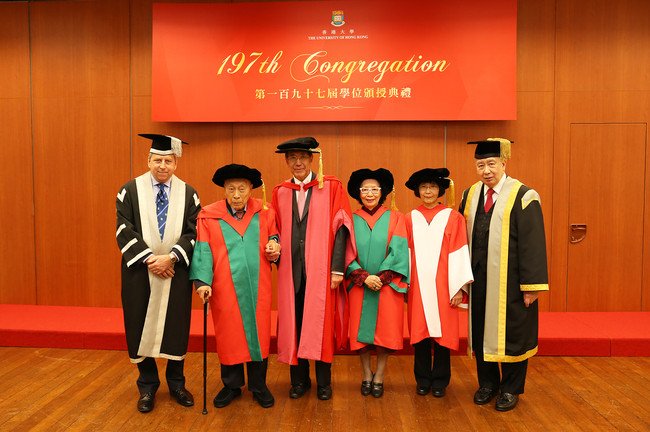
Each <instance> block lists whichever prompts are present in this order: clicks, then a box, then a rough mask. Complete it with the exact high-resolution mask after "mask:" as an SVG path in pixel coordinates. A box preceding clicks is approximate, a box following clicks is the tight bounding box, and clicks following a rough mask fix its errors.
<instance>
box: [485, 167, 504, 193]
mask: <svg viewBox="0 0 650 432" xmlns="http://www.w3.org/2000/svg"><path fill="white" fill-rule="evenodd" d="M506 177H507V176H506V173H503V175H502V176H501V180H499V183H497V184H496V186H494V187H493V188H492V190H493V191H494V195H496V196H499V193H501V189H502V188H503V185H504V183H505V182H506ZM488 189H489V188H488V187H487V186H486V187H484V188H483V197H485V196H487V191H488ZM493 199H496V198H493Z"/></svg>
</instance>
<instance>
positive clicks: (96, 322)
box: [0, 304, 650, 356]
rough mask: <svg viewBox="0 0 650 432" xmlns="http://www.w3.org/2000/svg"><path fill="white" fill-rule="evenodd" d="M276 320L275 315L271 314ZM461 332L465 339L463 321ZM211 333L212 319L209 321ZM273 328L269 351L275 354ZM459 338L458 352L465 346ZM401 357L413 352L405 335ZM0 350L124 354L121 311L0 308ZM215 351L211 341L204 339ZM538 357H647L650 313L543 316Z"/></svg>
mask: <svg viewBox="0 0 650 432" xmlns="http://www.w3.org/2000/svg"><path fill="white" fill-rule="evenodd" d="M202 312H203V311H202V310H194V311H193V315H192V328H191V334H190V344H189V345H190V346H189V350H190V351H201V350H202V349H203V338H202V331H203V318H202ZM273 320H274V322H275V315H273ZM461 323H462V325H461V334H463V335H465V336H466V335H467V324H466V320H465V319H462V320H461ZM208 334H209V335H212V334H213V331H212V321H211V319H209V321H208ZM275 334H276V329H275V326H274V328H273V329H272V338H273V340H272V351H273V352H275ZM465 336H464V337H463V338H462V341H461V349H460V351H459V352H460V353H464V352H465V351H466V347H467V339H466V337H465ZM404 345H405V347H407V348H405V350H404V351H403V352H404V353H410V352H412V351H411V350H410V345H409V344H408V331H407V330H406V329H405V331H404ZM0 346H16V347H44V348H52V347H55V348H84V349H109V350H125V349H126V342H125V338H124V324H123V321H122V310H121V309H117V308H91V307H66V306H34V305H6V304H5V305H0ZM208 350H209V351H214V350H215V346H214V338H211V337H209V338H208ZM539 354H540V355H549V356H650V312H542V313H540V323H539Z"/></svg>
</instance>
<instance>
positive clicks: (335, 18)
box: [332, 10, 345, 27]
mask: <svg viewBox="0 0 650 432" xmlns="http://www.w3.org/2000/svg"><path fill="white" fill-rule="evenodd" d="M344 19H345V16H344V15H343V11H342V10H335V11H332V25H333V26H334V27H341V26H342V25H343V24H345V21H344Z"/></svg>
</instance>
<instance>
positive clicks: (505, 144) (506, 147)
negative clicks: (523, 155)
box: [487, 138, 512, 160]
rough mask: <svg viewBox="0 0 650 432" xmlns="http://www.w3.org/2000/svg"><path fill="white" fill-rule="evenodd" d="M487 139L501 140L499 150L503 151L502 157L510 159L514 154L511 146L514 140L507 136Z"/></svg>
mask: <svg viewBox="0 0 650 432" xmlns="http://www.w3.org/2000/svg"><path fill="white" fill-rule="evenodd" d="M487 141H499V150H500V153H501V158H502V159H505V160H508V159H510V156H512V147H510V144H512V141H510V140H507V139H505V138H488V139H487Z"/></svg>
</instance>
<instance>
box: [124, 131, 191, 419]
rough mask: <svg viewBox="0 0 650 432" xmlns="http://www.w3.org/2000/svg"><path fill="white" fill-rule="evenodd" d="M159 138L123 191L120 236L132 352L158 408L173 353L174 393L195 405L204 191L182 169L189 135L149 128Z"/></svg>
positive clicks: (145, 400)
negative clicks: (191, 357) (195, 314)
mask: <svg viewBox="0 0 650 432" xmlns="http://www.w3.org/2000/svg"><path fill="white" fill-rule="evenodd" d="M141 136H143V137H145V138H149V139H151V140H152V146H151V150H150V153H149V161H148V165H149V172H147V173H145V174H142V175H141V176H139V177H137V178H135V179H133V180H131V181H129V182H128V183H127V184H125V185H124V186H123V187H122V188H120V192H119V193H118V194H117V201H116V207H117V232H116V237H117V244H118V246H119V248H120V250H121V252H122V307H123V310H124V327H125V331H126V341H127V346H128V351H129V357H130V359H131V362H132V363H136V364H137V366H138V370H139V373H140V375H139V377H138V380H137V385H138V389H139V391H140V399H139V400H138V410H139V411H140V412H149V411H151V410H153V408H154V397H155V394H156V390H157V389H158V387H159V386H160V380H159V378H158V370H157V367H156V362H155V360H154V359H155V358H166V359H167V360H168V361H167V370H166V379H167V385H168V387H169V390H170V393H171V395H172V397H173V398H174V399H175V400H176V401H177V402H178V403H179V404H181V405H183V406H192V405H194V399H193V397H192V394H191V393H190V392H189V391H187V389H186V388H185V376H184V373H183V365H184V359H185V354H186V353H187V343H188V339H189V332H190V316H191V306H192V286H191V283H190V280H189V266H190V262H191V259H192V251H193V249H194V243H195V239H196V217H197V214H198V213H199V210H200V202H199V198H198V196H197V194H196V191H195V190H194V188H192V186H190V185H189V184H187V183H185V182H183V181H182V180H181V179H179V178H178V177H176V176H175V175H174V171H175V170H176V165H177V158H178V157H180V155H181V144H182V141H181V140H179V139H178V138H174V137H169V136H166V135H154V134H142V135H141Z"/></svg>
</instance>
